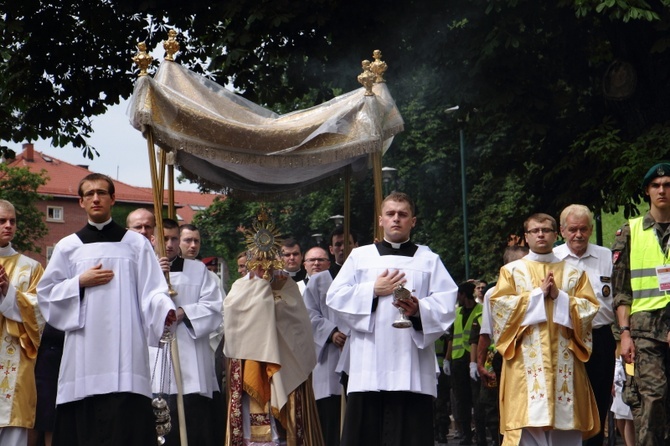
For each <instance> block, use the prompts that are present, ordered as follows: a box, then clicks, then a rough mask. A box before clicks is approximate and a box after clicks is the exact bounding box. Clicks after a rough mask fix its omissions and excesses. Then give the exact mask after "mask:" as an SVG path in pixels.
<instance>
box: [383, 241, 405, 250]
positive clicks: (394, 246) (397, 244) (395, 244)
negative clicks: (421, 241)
mask: <svg viewBox="0 0 670 446" xmlns="http://www.w3.org/2000/svg"><path fill="white" fill-rule="evenodd" d="M382 243H387V244H389V245H390V246H391V248H393V249H400V247H401V246H402V245H404V244H405V243H409V239H407V240H405V241H404V242H402V243H393V242H389V241H388V240H386V239H384V241H383V242H382Z"/></svg>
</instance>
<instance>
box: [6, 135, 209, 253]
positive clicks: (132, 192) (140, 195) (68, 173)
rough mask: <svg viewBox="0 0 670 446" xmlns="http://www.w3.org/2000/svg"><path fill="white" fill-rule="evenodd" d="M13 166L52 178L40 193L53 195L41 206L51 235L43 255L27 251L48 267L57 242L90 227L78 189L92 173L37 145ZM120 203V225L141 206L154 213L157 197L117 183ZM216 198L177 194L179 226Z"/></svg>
mask: <svg viewBox="0 0 670 446" xmlns="http://www.w3.org/2000/svg"><path fill="white" fill-rule="evenodd" d="M7 164H8V165H9V166H11V167H27V168H28V169H29V170H30V171H31V172H35V173H39V172H41V171H45V172H46V173H45V175H46V176H47V177H48V178H49V179H48V181H47V183H46V184H45V185H44V186H41V187H40V188H39V189H38V190H37V192H38V193H39V194H42V195H47V196H49V199H47V200H43V201H41V202H39V203H38V204H37V208H38V210H40V211H41V212H42V213H43V214H44V218H45V222H46V225H47V228H48V229H49V233H48V235H47V236H46V237H44V238H43V239H41V240H39V241H38V242H37V243H36V244H37V246H39V247H40V249H41V252H40V253H35V252H26V253H25V254H26V255H27V256H29V257H32V258H34V259H35V260H37V261H38V262H40V263H42V265H44V266H46V263H47V261H48V259H49V258H50V257H51V253H52V251H53V248H54V246H55V245H56V243H57V242H58V241H59V240H60V239H61V238H63V237H65V236H66V235H69V234H72V233H73V232H75V231H77V230H79V229H80V228H82V227H83V226H84V225H85V224H86V213H85V212H84V211H83V209H81V207H80V206H79V195H78V194H77V186H78V185H79V181H80V180H81V179H82V178H84V177H85V176H86V175H88V174H90V173H91V171H89V170H88V168H87V167H86V166H78V165H74V164H70V163H66V162H64V161H61V160H59V159H57V158H54V157H51V156H48V155H44V154H43V153H41V152H37V151H35V149H34V147H33V144H30V143H27V144H24V145H23V152H21V153H20V154H17V156H16V158H14V159H13V160H7ZM114 186H115V189H116V204H115V205H114V208H113V217H114V219H115V220H116V221H117V222H118V223H119V224H122V225H123V224H125V216H126V215H127V214H128V212H130V211H132V210H133V209H136V208H139V207H145V208H147V209H150V210H153V194H152V193H151V189H150V188H146V187H135V186H131V185H129V184H126V183H123V182H121V181H117V180H114ZM215 197H216V195H214V194H201V193H199V192H187V191H175V207H176V208H177V218H178V220H179V223H180V224H182V223H190V222H191V220H192V219H193V217H194V216H195V214H196V213H197V212H198V211H199V210H203V209H205V208H207V207H208V206H209V205H210V204H211V203H212V202H213V201H214V198H215Z"/></svg>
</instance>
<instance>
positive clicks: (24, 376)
mask: <svg viewBox="0 0 670 446" xmlns="http://www.w3.org/2000/svg"><path fill="white" fill-rule="evenodd" d="M7 249H8V248H2V250H7ZM9 249H11V248H9ZM11 251H12V254H11V255H7V256H4V255H1V254H2V253H0V264H2V266H3V267H4V268H5V270H6V272H7V277H8V278H9V281H10V283H11V285H12V286H10V289H9V291H8V292H7V295H6V296H4V297H3V298H2V301H1V302H0V327H1V329H2V338H1V339H0V372H1V373H0V396H1V398H0V427H6V426H15V427H24V428H32V427H33V425H34V423H35V406H36V405H37V390H36V389H35V360H36V358H37V348H38V347H39V344H40V334H41V331H42V329H43V327H44V319H43V318H42V315H41V313H40V312H39V309H38V308H37V294H36V288H37V283H38V282H39V280H40V278H41V277H42V273H43V272H44V270H43V268H42V265H40V264H39V263H38V262H36V261H35V260H33V259H30V258H28V257H26V256H24V255H21V254H18V253H16V251H14V250H11ZM8 315H12V316H11V318H10V317H9V316H8Z"/></svg>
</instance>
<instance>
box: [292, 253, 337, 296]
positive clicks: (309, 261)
mask: <svg viewBox="0 0 670 446" xmlns="http://www.w3.org/2000/svg"><path fill="white" fill-rule="evenodd" d="M328 268H330V259H329V258H328V253H327V252H326V250H325V249H323V248H321V247H319V246H315V247H313V248H310V249H309V250H308V251H307V252H306V253H305V271H306V274H305V278H304V279H303V280H301V281H300V282H298V288H300V293H301V294H302V293H304V292H305V286H306V285H307V282H309V279H310V278H311V277H312V275H313V274H316V273H320V272H321V271H325V270H327V269H328Z"/></svg>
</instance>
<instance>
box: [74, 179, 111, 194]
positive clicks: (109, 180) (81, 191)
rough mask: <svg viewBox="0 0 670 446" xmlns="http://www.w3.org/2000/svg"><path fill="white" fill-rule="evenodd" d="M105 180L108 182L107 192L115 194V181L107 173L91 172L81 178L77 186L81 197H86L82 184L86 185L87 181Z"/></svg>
mask: <svg viewBox="0 0 670 446" xmlns="http://www.w3.org/2000/svg"><path fill="white" fill-rule="evenodd" d="M99 180H103V181H106V182H107V185H108V187H107V192H109V195H114V193H115V189H114V181H113V180H112V179H111V178H110V177H108V176H107V175H105V174H102V173H90V174H88V175H86V176H85V177H84V178H82V179H81V181H80V182H79V186H78V187H77V193H78V194H79V198H84V190H83V189H82V186H83V185H84V183H85V182H87V181H99Z"/></svg>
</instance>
